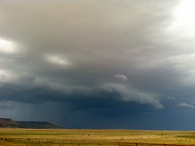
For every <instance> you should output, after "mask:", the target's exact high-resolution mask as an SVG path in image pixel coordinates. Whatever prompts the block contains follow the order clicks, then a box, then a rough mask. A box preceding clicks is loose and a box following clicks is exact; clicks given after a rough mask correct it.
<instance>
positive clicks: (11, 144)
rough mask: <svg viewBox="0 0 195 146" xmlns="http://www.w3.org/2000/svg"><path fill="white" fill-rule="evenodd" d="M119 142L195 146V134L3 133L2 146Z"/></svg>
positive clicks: (108, 145)
mask: <svg viewBox="0 0 195 146" xmlns="http://www.w3.org/2000/svg"><path fill="white" fill-rule="evenodd" d="M118 142H133V143H157V144H181V145H182V144H183V145H195V132H194V131H142V130H86V129H19V128H18V129H17V128H16V129H14V128H1V129H0V146H16V145H17V146H27V145H31V146H46V145H49V146H70V145H74V146H87V145H88V146H100V145H102V146H117V145H118Z"/></svg>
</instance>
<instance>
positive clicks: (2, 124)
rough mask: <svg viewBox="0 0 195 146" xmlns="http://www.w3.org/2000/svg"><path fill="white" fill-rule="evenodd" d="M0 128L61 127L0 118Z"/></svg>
mask: <svg viewBox="0 0 195 146" xmlns="http://www.w3.org/2000/svg"><path fill="white" fill-rule="evenodd" d="M0 128H31V129H62V128H63V127H60V126H56V125H54V124H52V123H50V122H37V121H13V120H12V119H6V118H0Z"/></svg>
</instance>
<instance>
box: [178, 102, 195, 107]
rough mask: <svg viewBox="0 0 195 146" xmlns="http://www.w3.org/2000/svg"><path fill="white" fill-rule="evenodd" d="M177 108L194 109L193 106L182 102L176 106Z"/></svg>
mask: <svg viewBox="0 0 195 146" xmlns="http://www.w3.org/2000/svg"><path fill="white" fill-rule="evenodd" d="M177 106H178V107H187V108H194V106H193V105H191V104H187V103H184V102H182V103H180V104H178V105H177Z"/></svg>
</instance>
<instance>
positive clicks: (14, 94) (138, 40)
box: [0, 0, 195, 130]
mask: <svg viewBox="0 0 195 146" xmlns="http://www.w3.org/2000/svg"><path fill="white" fill-rule="evenodd" d="M194 7H195V2H194V0H110V1H106V0H47V1H46V0H0V117H1V118H11V119H13V120H30V121H49V122H52V123H54V124H57V125H60V126H64V127H67V128H94V129H95V128H115V129H117V128H123V129H150V130H155V129H161V128H162V129H167V130H195V125H194V121H195V110H194V106H195V40H194V38H195V31H194V30H195V19H194V15H195V9H194Z"/></svg>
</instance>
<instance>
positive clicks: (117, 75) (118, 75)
mask: <svg viewBox="0 0 195 146" xmlns="http://www.w3.org/2000/svg"><path fill="white" fill-rule="evenodd" d="M114 77H115V78H116V79H118V80H122V81H127V80H128V79H127V77H126V76H125V75H120V74H116V75H115V76H114Z"/></svg>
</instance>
